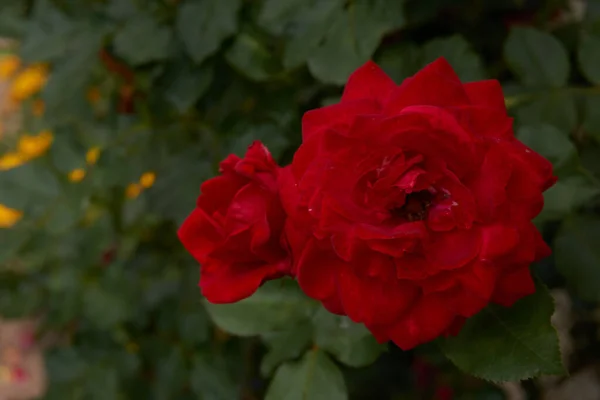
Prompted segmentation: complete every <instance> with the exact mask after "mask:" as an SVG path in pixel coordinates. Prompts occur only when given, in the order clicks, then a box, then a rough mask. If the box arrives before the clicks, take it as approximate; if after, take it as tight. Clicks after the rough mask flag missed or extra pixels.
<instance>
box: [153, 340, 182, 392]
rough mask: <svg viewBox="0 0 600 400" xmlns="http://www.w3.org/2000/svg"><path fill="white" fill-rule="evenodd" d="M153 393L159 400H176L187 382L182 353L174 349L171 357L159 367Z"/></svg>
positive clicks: (176, 348)
mask: <svg viewBox="0 0 600 400" xmlns="http://www.w3.org/2000/svg"><path fill="white" fill-rule="evenodd" d="M156 376H157V379H156V381H155V382H156V383H155V386H154V388H153V393H154V395H155V396H156V397H155V398H157V399H174V398H177V395H178V393H179V392H180V391H181V390H182V388H183V385H184V384H185V382H187V378H188V376H187V368H186V365H185V360H184V359H183V354H182V351H181V350H180V349H179V348H178V347H174V348H173V349H172V350H171V352H170V353H169V356H168V357H167V358H166V359H165V360H164V361H162V362H161V363H160V364H159V365H158V370H157V371H156Z"/></svg>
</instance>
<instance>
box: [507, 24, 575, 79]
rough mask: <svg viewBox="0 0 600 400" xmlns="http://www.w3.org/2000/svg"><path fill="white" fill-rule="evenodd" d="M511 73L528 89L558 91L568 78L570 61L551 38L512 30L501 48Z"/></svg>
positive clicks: (564, 51) (536, 33)
mask: <svg viewBox="0 0 600 400" xmlns="http://www.w3.org/2000/svg"><path fill="white" fill-rule="evenodd" d="M504 57H505V58H506V61H507V63H508V65H509V67H510V68H511V69H512V71H513V72H514V73H515V74H516V75H517V76H518V77H519V78H521V81H522V82H523V83H524V84H525V85H526V86H530V87H561V86H564V85H565V84H566V83H567V79H568V78H569V57H568V54H567V51H566V49H565V47H564V46H563V45H562V43H561V42H559V41H558V39H556V38H555V37H554V36H552V35H550V34H548V33H545V32H542V31H539V30H537V29H534V28H529V27H526V28H525V27H515V28H512V29H511V31H510V34H509V35H508V40H507V41H506V43H505V45H504Z"/></svg>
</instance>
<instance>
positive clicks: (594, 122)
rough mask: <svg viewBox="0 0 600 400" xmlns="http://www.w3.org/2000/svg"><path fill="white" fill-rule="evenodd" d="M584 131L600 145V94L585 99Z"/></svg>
mask: <svg viewBox="0 0 600 400" xmlns="http://www.w3.org/2000/svg"><path fill="white" fill-rule="evenodd" d="M583 101H584V103H583V104H584V107H583V113H584V114H583V130H584V131H585V132H586V133H587V134H589V135H590V136H591V137H593V138H594V139H595V140H596V142H598V143H600V94H596V95H589V96H585V98H584V99H583Z"/></svg>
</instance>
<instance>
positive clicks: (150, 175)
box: [140, 172, 156, 189]
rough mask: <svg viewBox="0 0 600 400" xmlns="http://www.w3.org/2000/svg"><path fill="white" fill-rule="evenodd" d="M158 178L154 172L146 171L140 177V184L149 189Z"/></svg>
mask: <svg viewBox="0 0 600 400" xmlns="http://www.w3.org/2000/svg"><path fill="white" fill-rule="evenodd" d="M155 180H156V174H155V173H154V172H146V173H144V174H142V177H141V178H140V185H142V186H143V187H145V188H146V189H148V188H149V187H151V186H152V185H154V181H155Z"/></svg>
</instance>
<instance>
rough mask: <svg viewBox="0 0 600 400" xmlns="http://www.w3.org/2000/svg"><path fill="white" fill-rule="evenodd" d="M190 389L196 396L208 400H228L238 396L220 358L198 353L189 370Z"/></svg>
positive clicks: (233, 382) (234, 385) (234, 384)
mask: <svg viewBox="0 0 600 400" xmlns="http://www.w3.org/2000/svg"><path fill="white" fill-rule="evenodd" d="M191 383H192V389H193V391H194V393H195V394H196V396H199V397H201V398H203V399H210V400H230V399H235V398H238V397H239V394H238V389H237V387H236V386H237V385H236V383H235V381H234V380H233V379H232V377H231V375H230V374H229V372H228V371H227V366H226V364H225V362H224V360H223V359H222V358H220V357H219V358H216V357H210V356H206V355H198V356H196V357H195V358H194V363H193V369H192V372H191Z"/></svg>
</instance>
